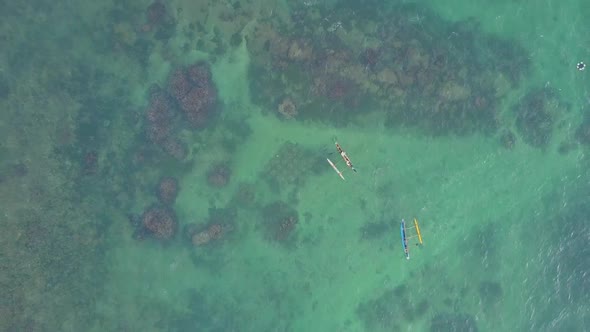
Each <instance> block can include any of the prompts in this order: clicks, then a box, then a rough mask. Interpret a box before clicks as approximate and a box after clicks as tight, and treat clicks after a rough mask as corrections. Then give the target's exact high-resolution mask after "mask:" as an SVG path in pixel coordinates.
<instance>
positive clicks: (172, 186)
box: [156, 176, 179, 205]
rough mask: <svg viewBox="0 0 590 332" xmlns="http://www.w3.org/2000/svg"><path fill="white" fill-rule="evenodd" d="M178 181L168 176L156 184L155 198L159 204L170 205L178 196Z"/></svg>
mask: <svg viewBox="0 0 590 332" xmlns="http://www.w3.org/2000/svg"><path fill="white" fill-rule="evenodd" d="M178 191H179V187H178V181H177V180H176V179H175V178H173V177H170V176H165V177H163V178H161V179H160V181H159V182H158V187H157V191H156V196H157V197H158V200H159V201H160V203H162V204H164V205H172V204H174V202H175V201H176V196H178Z"/></svg>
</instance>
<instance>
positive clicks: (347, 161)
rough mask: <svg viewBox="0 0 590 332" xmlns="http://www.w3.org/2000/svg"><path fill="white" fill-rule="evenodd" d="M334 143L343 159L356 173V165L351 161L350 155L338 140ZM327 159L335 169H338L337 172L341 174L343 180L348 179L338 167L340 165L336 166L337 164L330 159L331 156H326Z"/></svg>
mask: <svg viewBox="0 0 590 332" xmlns="http://www.w3.org/2000/svg"><path fill="white" fill-rule="evenodd" d="M334 144H336V150H337V151H338V153H339V154H340V157H342V159H343V160H344V162H345V163H346V166H348V168H350V169H351V170H353V171H354V172H355V173H356V168H354V166H353V165H352V162H351V161H350V158H349V157H348V155H347V154H346V152H345V151H344V150H343V149H342V147H341V146H340V144H338V142H336V141H334ZM326 159H327V160H328V163H329V164H330V166H332V168H333V169H334V171H336V173H337V174H338V176H340V178H341V179H342V180H345V181H346V179H345V178H344V175H342V172H340V170H339V169H338V167H336V164H335V163H333V162H332V161H331V160H330V158H326Z"/></svg>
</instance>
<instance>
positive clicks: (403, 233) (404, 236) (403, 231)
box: [399, 218, 422, 259]
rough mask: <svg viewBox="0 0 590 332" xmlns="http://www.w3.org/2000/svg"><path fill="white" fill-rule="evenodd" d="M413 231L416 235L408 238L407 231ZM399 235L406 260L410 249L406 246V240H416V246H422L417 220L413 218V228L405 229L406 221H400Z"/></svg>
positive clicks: (408, 257)
mask: <svg viewBox="0 0 590 332" xmlns="http://www.w3.org/2000/svg"><path fill="white" fill-rule="evenodd" d="M409 229H415V230H416V235H412V236H408V232H407V230H409ZM399 230H400V235H401V238H402V248H404V254H405V255H406V259H410V248H409V246H408V240H409V239H411V238H415V237H417V238H418V243H416V245H422V234H421V233H420V226H419V225H418V219H416V218H414V226H410V227H406V221H405V220H404V219H402V222H401V223H400V227H399Z"/></svg>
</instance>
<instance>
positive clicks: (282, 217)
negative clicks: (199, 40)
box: [262, 201, 299, 247]
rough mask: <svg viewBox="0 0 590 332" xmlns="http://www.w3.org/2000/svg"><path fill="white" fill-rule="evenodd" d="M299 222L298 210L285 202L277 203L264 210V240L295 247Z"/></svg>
mask: <svg viewBox="0 0 590 332" xmlns="http://www.w3.org/2000/svg"><path fill="white" fill-rule="evenodd" d="M298 222H299V215H298V213H297V210H295V209H294V208H293V207H291V206H289V205H288V204H287V203H285V202H281V201H276V202H273V203H270V204H267V205H266V206H264V208H263V209H262V230H263V234H264V238H265V239H266V240H268V241H271V242H276V243H281V244H283V245H285V246H288V247H294V245H295V244H296V237H295V234H294V233H295V230H296V226H297V223H298Z"/></svg>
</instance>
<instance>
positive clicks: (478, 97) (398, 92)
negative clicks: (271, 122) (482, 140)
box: [248, 2, 530, 134]
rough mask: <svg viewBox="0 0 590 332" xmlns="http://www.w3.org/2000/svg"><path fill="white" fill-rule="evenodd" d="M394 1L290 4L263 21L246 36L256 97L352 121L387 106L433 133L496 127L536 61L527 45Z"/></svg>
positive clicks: (403, 121)
mask: <svg viewBox="0 0 590 332" xmlns="http://www.w3.org/2000/svg"><path fill="white" fill-rule="evenodd" d="M393 7H394V8H391V9H388V10H383V11H373V10H367V12H366V13H363V12H362V11H361V12H359V10H358V8H356V7H354V8H353V6H352V5H351V4H348V3H345V2H339V4H338V5H337V6H334V7H329V5H321V4H316V5H314V6H305V5H293V6H292V8H291V10H292V15H291V17H290V18H289V19H288V20H287V19H286V20H281V19H273V20H269V21H265V22H261V23H259V24H257V25H256V27H255V28H253V30H252V33H251V35H250V36H249V44H248V45H249V51H250V53H251V58H252V69H251V77H250V78H251V82H252V83H251V84H252V89H251V91H252V93H253V95H252V99H253V100H254V101H255V102H257V103H260V104H263V105H264V106H266V107H267V108H268V109H276V105H283V103H284V101H285V100H286V99H285V97H284V95H285V92H286V91H288V94H289V97H288V98H289V99H288V100H290V101H291V102H292V103H293V104H294V105H297V108H296V110H297V116H296V117H295V118H296V119H301V120H304V119H314V120H325V121H328V122H329V123H331V124H347V123H350V122H351V121H354V120H355V119H358V118H359V117H363V116H366V115H367V113H368V112H370V111H371V110H382V112H384V113H385V115H386V117H387V119H388V121H387V123H388V125H390V126H398V125H411V126H416V127H419V128H421V129H423V130H424V132H426V133H428V134H448V133H455V134H466V133H471V132H474V131H480V132H484V133H490V132H494V131H495V130H496V129H497V128H498V127H499V124H498V120H497V115H498V112H499V110H498V109H497V105H498V104H499V100H500V98H502V97H503V96H504V95H505V94H506V92H507V91H509V90H510V89H511V88H514V87H516V86H518V84H519V82H520V80H521V77H522V76H523V75H524V74H526V73H527V72H528V71H529V69H530V64H529V60H528V58H527V53H526V52H525V51H524V49H522V48H520V47H519V46H518V45H514V44H513V43H511V42H509V41H506V40H502V39H498V38H497V37H494V36H490V35H486V34H485V33H484V32H483V31H482V29H480V27H479V26H478V24H477V23H476V22H475V21H473V20H467V21H464V22H458V23H450V22H446V21H444V20H442V19H441V18H439V17H438V16H437V15H436V14H435V13H433V12H429V11H427V10H426V9H424V8H421V7H418V6H415V5H401V6H393ZM324 12H326V13H327V12H329V13H330V15H328V16H329V18H328V16H324V15H321V14H320V15H318V13H324ZM420 17H428V20H427V21H422V20H421V19H419V18H420ZM411 18H416V20H414V19H411ZM359 50H360V51H359ZM285 106H290V104H285ZM287 110H289V111H290V110H292V108H287ZM283 113H284V112H281V111H279V112H277V115H278V116H280V117H282V118H285V115H284V114H283ZM288 114H291V112H290V113H288ZM287 117H294V116H291V115H289V116H287Z"/></svg>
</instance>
